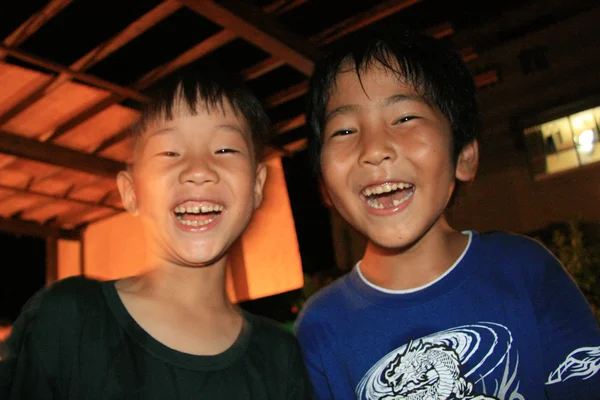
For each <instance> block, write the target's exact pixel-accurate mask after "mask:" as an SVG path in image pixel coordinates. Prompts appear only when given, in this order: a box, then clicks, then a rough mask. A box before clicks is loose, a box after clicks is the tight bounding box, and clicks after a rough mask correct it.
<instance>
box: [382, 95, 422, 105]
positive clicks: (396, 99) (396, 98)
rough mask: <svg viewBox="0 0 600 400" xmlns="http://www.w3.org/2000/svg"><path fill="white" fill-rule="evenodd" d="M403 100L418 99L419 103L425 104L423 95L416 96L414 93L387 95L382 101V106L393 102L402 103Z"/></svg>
mask: <svg viewBox="0 0 600 400" xmlns="http://www.w3.org/2000/svg"><path fill="white" fill-rule="evenodd" d="M405 101H418V102H419V103H424V104H427V102H426V101H425V99H423V97H421V96H418V95H416V94H395V95H393V96H390V97H388V98H387V99H385V100H384V101H383V102H382V105H383V106H384V107H389V106H391V105H394V104H398V103H403V102H405Z"/></svg>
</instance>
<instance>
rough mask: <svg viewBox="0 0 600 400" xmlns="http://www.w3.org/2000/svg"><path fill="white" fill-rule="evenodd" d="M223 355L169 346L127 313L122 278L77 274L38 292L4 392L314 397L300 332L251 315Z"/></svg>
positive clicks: (8, 365)
mask: <svg viewBox="0 0 600 400" xmlns="http://www.w3.org/2000/svg"><path fill="white" fill-rule="evenodd" d="M244 317H245V323H244V327H243V328H242V331H241V333H240V335H239V337H238V338H237V340H236V341H235V342H234V344H233V345H232V346H231V347H230V348H229V349H227V350H226V351H224V352H223V353H221V354H218V355H215V356H195V355H190V354H186V353H182V352H179V351H176V350H173V349H171V348H169V347H166V346H164V345H163V344H161V343H160V342H158V341H157V340H155V339H154V338H152V337H151V336H150V335H149V334H148V333H147V332H145V331H144V330H143V329H142V328H141V327H140V326H139V325H138V324H137V323H136V322H135V320H134V319H133V318H132V317H131V315H130V314H129V313H128V312H127V310H126V308H125V306H124V305H123V303H122V302H121V299H120V297H119V296H118V294H117V291H116V289H115V286H114V282H98V281H94V280H90V279H85V278H82V277H77V278H69V279H66V280H63V281H61V282H58V283H56V284H54V285H52V286H51V287H50V288H49V289H47V290H43V291H41V292H40V293H38V294H37V295H36V296H34V297H33V298H32V299H31V300H30V301H29V303H28V304H27V305H26V306H25V308H24V310H23V312H22V314H21V316H20V317H19V319H18V320H17V322H16V323H15V325H14V328H13V334H12V336H11V337H10V339H9V341H8V344H9V351H10V354H9V356H8V357H7V358H6V359H5V360H3V361H1V362H0V398H2V399H7V400H17V399H18V400H25V399H45V400H53V399H61V400H62V399H65V400H66V399H73V400H74V399H78V400H79V399H85V400H94V399H98V400H117V399H119V400H120V399H122V400H136V399H140V400H153V399H156V400H159V399H160V400H166V399H169V400H175V399H181V400H186V399H277V400H279V399H310V398H312V389H311V386H310V383H309V380H308V378H307V375H306V371H305V369H304V365H303V363H302V358H301V356H300V352H299V347H298V344H297V342H296V338H295V337H294V336H293V334H292V333H291V332H289V331H287V330H286V329H285V328H283V327H281V326H279V325H278V324H277V323H275V322H273V321H271V320H268V319H266V318H263V317H259V316H255V315H252V314H249V313H244Z"/></svg>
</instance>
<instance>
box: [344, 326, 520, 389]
mask: <svg viewBox="0 0 600 400" xmlns="http://www.w3.org/2000/svg"><path fill="white" fill-rule="evenodd" d="M511 345H512V335H511V333H510V331H509V330H508V329H507V328H506V327H504V326H502V325H499V324H495V323H490V322H485V323H480V324H474V325H467V326H461V327H457V328H452V329H448V330H446V331H443V332H438V333H436V334H433V335H430V336H426V337H423V338H421V339H419V340H416V341H410V342H409V343H408V344H405V345H403V346H400V347H398V348H397V349H395V350H394V351H392V352H390V353H388V354H387V355H386V356H384V357H383V358H382V359H381V360H380V361H379V362H377V363H376V364H375V365H374V366H373V367H372V368H371V369H370V370H369V371H368V372H367V373H366V374H365V376H364V377H363V379H362V380H361V381H360V383H359V384H358V386H357V388H356V395H357V398H358V399H361V400H363V399H364V400H459V399H460V400H505V399H506V400H508V399H511V400H523V396H522V395H520V394H519V393H518V387H519V382H518V381H516V376H517V370H518V355H517V358H516V362H511V360H510V354H509V352H510V349H511ZM467 362H469V365H470V367H468V368H467V367H465V365H466V363H467ZM499 366H503V367H504V373H503V374H502V376H503V378H502V380H501V381H500V382H498V381H497V380H494V383H495V384H494V385H493V387H490V388H488V389H489V391H486V390H485V389H484V391H485V392H487V394H484V393H477V390H476V387H475V384H476V383H479V384H480V385H481V387H483V388H485V380H484V379H485V378H486V377H487V376H488V375H489V374H490V373H492V372H493V371H494V370H495V369H496V368H498V367H499Z"/></svg>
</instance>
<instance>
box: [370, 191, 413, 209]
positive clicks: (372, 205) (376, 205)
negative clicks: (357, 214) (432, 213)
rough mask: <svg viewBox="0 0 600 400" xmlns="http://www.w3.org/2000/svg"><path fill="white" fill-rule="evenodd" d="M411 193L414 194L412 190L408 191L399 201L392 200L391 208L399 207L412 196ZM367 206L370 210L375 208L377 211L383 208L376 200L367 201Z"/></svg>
mask: <svg viewBox="0 0 600 400" xmlns="http://www.w3.org/2000/svg"><path fill="white" fill-rule="evenodd" d="M413 193H414V191H413V190H409V191H407V192H406V193H405V194H404V196H403V197H402V198H401V199H400V200H396V199H394V200H392V204H393V206H394V207H396V206H399V205H400V204H402V203H404V202H405V201H406V200H408V199H409V198H410V196H412V194H413ZM367 205H368V206H369V207H371V208H376V209H378V210H381V209H384V208H385V207H384V206H383V204H381V203H380V202H379V201H378V200H377V199H376V198H374V199H368V200H367Z"/></svg>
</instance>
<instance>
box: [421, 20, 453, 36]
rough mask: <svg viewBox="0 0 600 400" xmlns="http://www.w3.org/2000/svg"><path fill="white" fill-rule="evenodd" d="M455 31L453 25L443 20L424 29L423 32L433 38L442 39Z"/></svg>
mask: <svg viewBox="0 0 600 400" xmlns="http://www.w3.org/2000/svg"><path fill="white" fill-rule="evenodd" d="M454 33H455V31H454V27H453V26H452V24H451V23H450V22H444V23H442V24H439V25H435V26H432V27H431V28H427V29H426V30H425V34H426V35H429V36H431V37H432V38H435V39H442V38H445V37H447V36H450V35H453V34H454Z"/></svg>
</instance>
